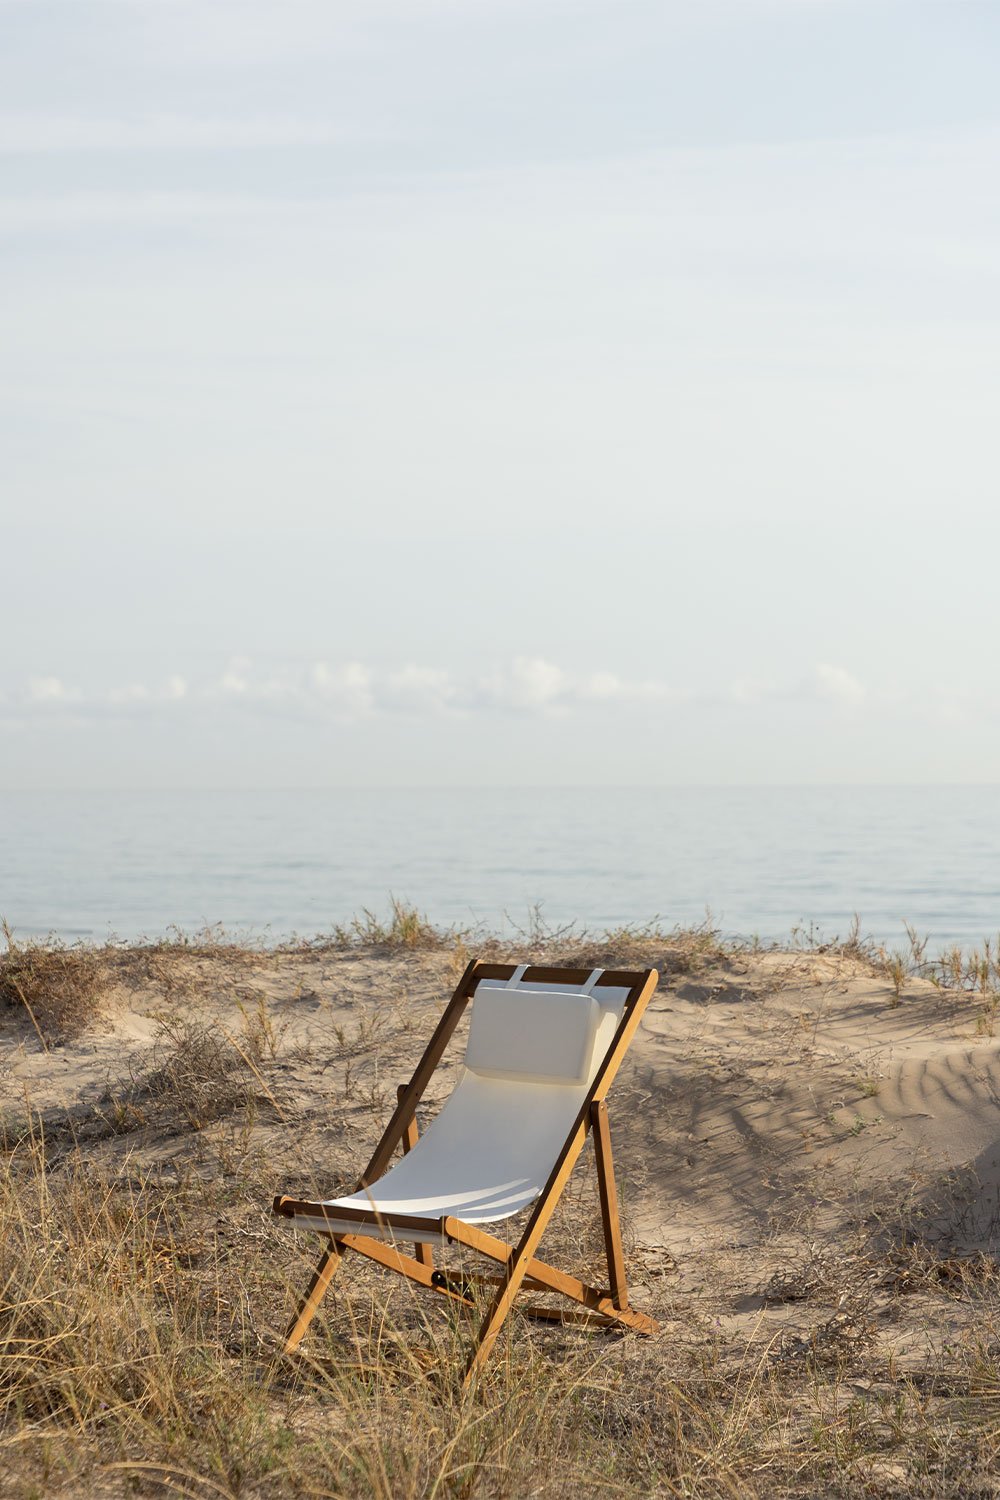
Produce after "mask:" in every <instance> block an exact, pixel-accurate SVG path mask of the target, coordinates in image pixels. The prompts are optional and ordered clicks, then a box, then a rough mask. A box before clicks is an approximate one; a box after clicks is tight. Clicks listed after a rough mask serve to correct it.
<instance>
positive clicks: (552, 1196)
mask: <svg viewBox="0 0 1000 1500" xmlns="http://www.w3.org/2000/svg"><path fill="white" fill-rule="evenodd" d="M586 1139H587V1127H586V1125H585V1124H584V1125H581V1126H580V1127H579V1129H578V1130H577V1132H576V1134H575V1136H573V1137H572V1138H571V1140H570V1141H569V1142H567V1145H566V1147H565V1149H564V1151H563V1153H562V1159H561V1161H560V1163H559V1165H558V1169H557V1171H556V1172H554V1173H553V1176H552V1177H550V1178H549V1181H548V1183H547V1184H546V1188H545V1192H543V1194H542V1196H541V1197H540V1198H539V1200H538V1202H537V1203H536V1204H535V1207H534V1211H533V1212H532V1215H531V1218H530V1219H529V1220H528V1223H527V1225H526V1227H525V1230H524V1233H523V1234H522V1236H521V1238H520V1241H519V1242H518V1244H517V1247H516V1249H515V1250H514V1252H513V1254H512V1255H511V1257H510V1259H509V1260H508V1261H507V1268H506V1271H505V1274H504V1279H503V1282H502V1284H501V1285H500V1286H499V1287H498V1288H497V1293H496V1296H495V1297H494V1298H493V1301H492V1303H491V1305H490V1309H489V1312H488V1313H487V1314H486V1317H485V1318H484V1319H483V1321H482V1324H481V1325H480V1328H479V1333H478V1335H477V1337H476V1342H475V1344H474V1346H473V1349H472V1353H471V1355H470V1356H469V1363H468V1365H467V1366H466V1370H465V1380H464V1381H463V1385H464V1386H468V1385H469V1384H470V1383H471V1382H472V1381H473V1380H475V1378H476V1376H477V1375H478V1374H479V1372H480V1371H481V1370H482V1368H483V1366H484V1365H485V1363H486V1361H487V1359H488V1358H489V1354H490V1350H491V1349H492V1348H493V1345H494V1344H495V1343H496V1339H497V1335H498V1334H499V1332H500V1330H501V1328H502V1327H503V1325H504V1323H505V1321H506V1319H507V1315H508V1313H509V1312H510V1310H511V1308H512V1307H513V1305H514V1299H515V1298H516V1296H517V1294H518V1292H519V1291H520V1289H521V1283H522V1282H523V1280H524V1278H525V1276H526V1275H527V1274H528V1267H529V1265H530V1263H531V1259H532V1257H533V1256H534V1253H535V1251H536V1249H537V1248H538V1243H539V1241H540V1240H541V1238H542V1235H543V1234H544V1233H545V1230H546V1228H547V1227H548V1222H549V1220H550V1219H551V1217H552V1215H553V1213H554V1211H555V1207H556V1204H557V1203H558V1202H559V1199H560V1197H561V1196H562V1190H563V1188H564V1187H565V1186H566V1183H567V1181H568V1180H569V1176H570V1173H571V1172H572V1170H573V1168H574V1166H575V1165H576V1162H577V1158H578V1157H579V1155H580V1152H581V1151H582V1150H583V1146H584V1143H585V1141H586Z"/></svg>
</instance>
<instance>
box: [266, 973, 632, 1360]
mask: <svg viewBox="0 0 1000 1500" xmlns="http://www.w3.org/2000/svg"><path fill="white" fill-rule="evenodd" d="M656 981H657V974H656V970H655V969H647V970H643V971H641V972H636V971H623V970H616V971H613V972H611V973H607V972H605V971H603V970H601V969H595V970H593V971H592V972H591V973H590V974H587V973H586V971H580V970H568V969H558V968H546V967H543V966H535V967H530V966H529V965H527V964H519V965H517V966H514V965H510V964H482V963H478V962H474V963H472V964H470V965H469V967H468V969H467V970H466V972H465V974H464V975H463V977H462V979H461V980H460V981H459V984H458V986H457V987H456V990H455V993H454V995H453V996H452V999H451V1002H450V1004H449V1005H448V1007H447V1009H446V1010H445V1013H444V1015H443V1016H442V1017H441V1019H440V1021H439V1022H438V1025H437V1028H436V1029H435V1032H434V1035H433V1036H432V1038H431V1041H430V1043H429V1044H428V1047H427V1049H426V1051H425V1053H424V1056H423V1057H422V1059H421V1061H420V1063H419V1064H418V1066H417V1070H416V1072H415V1073H414V1075H413V1079H412V1080H411V1082H410V1083H409V1085H407V1086H406V1087H405V1088H401V1089H400V1091H399V1103H398V1105H397V1108H396V1110H395V1112H394V1114H393V1116H392V1119H391V1120H390V1121H389V1124H388V1126H387V1127H386V1130H385V1133H384V1135H383V1137H382V1140H381V1141H380V1143H379V1146H378V1148H377V1149H376V1151H375V1155H374V1156H373V1157H372V1160H371V1162H370V1163H369V1165H368V1168H367V1169H366V1171H365V1173H364V1175H363V1177H362V1179H361V1185H360V1186H359V1187H358V1189H357V1190H356V1191H355V1192H353V1193H350V1194H348V1195H347V1196H345V1197H340V1198H329V1199H321V1200H313V1199H300V1198H294V1197H291V1196H289V1195H281V1196H279V1197H277V1198H276V1199H275V1201H274V1211H275V1213H276V1214H278V1215H280V1216H281V1217H282V1218H283V1219H284V1220H286V1221H287V1222H288V1223H289V1224H290V1225H292V1226H293V1227H295V1228H297V1229H308V1230H314V1231H317V1232H318V1233H320V1234H323V1235H325V1236H326V1238H327V1241H328V1247H327V1249H326V1250H325V1251H324V1255H323V1258H322V1260H321V1261H320V1265H319V1268H318V1269H317V1272H316V1274H315V1276H314V1277H313V1281H312V1284H311V1285H310V1287H309V1290H308V1291H307V1293H306V1296H305V1298H304V1300H303V1302H302V1304H301V1306H300V1308H299V1311H298V1313H297V1315H296V1318H295V1320H294V1321H293V1323H292V1326H291V1328H290V1330H289V1333H288V1338H287V1342H286V1350H289V1351H290V1350H292V1349H294V1348H295V1347H296V1346H297V1344H298V1343H299V1341H300V1340H301V1338H302V1336H303V1334H304V1332H305V1330H306V1328H307V1327H308V1324H309V1322H310V1321H311V1319H312V1317H313V1316H314V1314H315V1312H316V1309H317V1307H318V1306H319V1303H320V1301H321V1299H322V1297H323V1295H324V1293H325V1291H326V1289H327V1287H328V1285H329V1283H330V1281H331V1280H332V1278H333V1276H334V1275H335V1273H336V1271H337V1268H338V1267H339V1264H340V1261H341V1259H342V1258H343V1256H344V1254H345V1252H346V1251H355V1252H357V1253H360V1254H363V1255H366V1256H367V1257H368V1258H369V1259H372V1260H376V1261H379V1262H380V1263H381V1264H382V1265H385V1266H388V1267H389V1268H390V1269H392V1270H396V1271H399V1272H400V1273H401V1274H403V1275H404V1276H407V1277H409V1278H410V1279H411V1280H414V1281H418V1282H421V1283H422V1284H423V1285H425V1286H429V1287H432V1288H433V1289H434V1290H436V1291H439V1292H443V1293H444V1294H445V1295H447V1296H451V1297H455V1298H457V1299H458V1300H459V1301H463V1302H470V1301H471V1294H470V1285H471V1284H472V1283H473V1282H475V1281H476V1280H477V1279H478V1280H480V1281H482V1280H484V1278H482V1277H479V1278H477V1277H475V1276H473V1277H472V1278H471V1279H470V1277H469V1276H468V1275H466V1274H464V1273H459V1272H454V1273H452V1272H448V1271H445V1270H443V1269H440V1268H438V1269H435V1267H434V1259H433V1253H432V1250H431V1246H432V1245H434V1246H439V1245H441V1244H446V1243H451V1242H457V1243H461V1244H464V1245H466V1246H468V1247H469V1248H472V1249H474V1250H478V1251H481V1252H482V1253H483V1254H485V1255H487V1256H489V1257H490V1258H491V1259H493V1260H495V1261H499V1262H501V1264H502V1266H503V1267H504V1270H503V1274H502V1275H501V1276H500V1277H499V1278H498V1277H496V1276H493V1277H492V1278H489V1277H488V1278H485V1280H486V1281H489V1282H491V1283H493V1284H497V1285H498V1286H499V1290H498V1291H497V1293H496V1296H495V1298H494V1305H493V1307H492V1308H491V1311H490V1314H489V1315H488V1316H487V1319H486V1321H485V1322H484V1324H483V1327H482V1328H481V1330H480V1335H479V1338H478V1340H477V1342H476V1346H475V1348H474V1351H473V1355H472V1358H471V1360H470V1364H469V1369H468V1371H467V1378H471V1377H472V1376H473V1375H474V1374H475V1373H476V1371H477V1370H478V1369H479V1368H481V1365H482V1362H483V1361H484V1360H485V1358H486V1355H487V1354H488V1352H489V1349H490V1347H491V1346H492V1343H493V1341H494V1339H495V1337H496V1334H497V1332H498V1331H499V1328H500V1325H501V1324H502V1322H503V1321H504V1318H505V1317H506V1315H507V1312H508V1311H509V1308H510V1305H511V1303H512V1302H513V1299H514V1297H515V1296H516V1295H517V1292H518V1290H519V1288H520V1286H521V1284H522V1283H523V1282H524V1280H525V1278H526V1277H527V1278H528V1280H529V1284H530V1285H531V1286H533V1287H535V1288H536V1289H539V1288H541V1289H544V1290H554V1291H559V1292H562V1293H563V1294H564V1295H566V1296H568V1297H570V1298H571V1299H572V1300H574V1301H576V1302H580V1303H582V1304H583V1305H584V1307H586V1308H587V1309H588V1310H589V1314H588V1315H595V1314H596V1315H597V1318H598V1321H601V1320H603V1321H610V1322H617V1323H623V1324H625V1325H626V1326H628V1327H632V1328H635V1329H637V1330H638V1331H639V1332H641V1333H650V1332H653V1331H654V1330H655V1326H656V1325H655V1324H654V1323H653V1321H652V1319H650V1318H648V1317H646V1316H645V1315H644V1314H642V1313H638V1312H636V1311H635V1310H634V1309H632V1308H630V1307H629V1306H628V1297H627V1287H626V1282H625V1271H624V1260H623V1256H622V1250H621V1234H620V1227H619V1224H618V1210H617V1198H616V1191H615V1183H614V1172H613V1168H612V1164H611V1138H610V1132H609V1127H608V1123H607V1107H606V1105H605V1103H604V1097H605V1094H606V1093H607V1090H608V1088H609V1087H610V1084H611V1082H612V1080H613V1078H614V1076H615V1073H616V1072H617V1070H618V1067H619V1066H620V1063H621V1060H622V1058H623V1056H624V1054H625V1051H626V1050H627V1048H628V1045H629V1042H630V1041H631V1038H632V1036H633V1034H634V1032H635V1030H636V1028H637V1026H638V1024H639V1021H640V1019H641V1016H642V1013H643V1011H644V1010H645V1007H646V1005H647V1003H648V1001H649V997H650V995H651V994H652V992H653V990H654V988H655V986H656ZM470 1000H471V1001H472V1019H471V1024H470V1027H469V1036H468V1041H467V1044H466V1049H465V1057H464V1066H463V1068H462V1070H461V1073H460V1076H459V1080H458V1083H457V1084H456V1086H455V1088H454V1090H453V1091H452V1093H451V1095H450V1097H449V1098H448V1099H447V1101H446V1102H445V1104H444V1105H443V1107H442V1108H441V1109H440V1111H439V1112H438V1115H437V1117H436V1118H435V1119H434V1120H433V1121H432V1122H431V1124H430V1126H429V1127H428V1128H427V1130H426V1131H425V1132H424V1134H423V1135H422V1136H420V1137H419V1138H418V1136H417V1128H416V1120H415V1110H416V1105H417V1102H418V1100H419V1099H420V1097H421V1095H422V1094H423V1092H424V1089H425V1088H426V1086H427V1083H428V1080H429V1079H430V1077H431V1075H432V1073H433V1071H434V1069H435V1068H436V1067H437V1064H438V1062H439V1061H440V1058H441V1056H442V1054H443V1052H444V1049H445V1047H446V1046H447V1043H448V1041H449V1040H450V1038H451V1035H452V1033H453V1032H454V1030H455V1027H456V1025H457V1024H458V1021H459V1019H460V1016H461V1014H462V1012H463V1011H464V1009H465V1007H466V1005H467V1004H468V1003H469V1001H470ZM591 1132H593V1135H594V1143H595V1153H596V1159H597V1168H598V1186H599V1189H600V1195H601V1213H602V1220H603V1225H604V1236H605V1246H606V1250H607V1255H608V1268H609V1276H610V1281H611V1285H610V1287H609V1289H608V1290H606V1291H601V1290H598V1289H595V1288H593V1287H588V1286H585V1285H584V1284H583V1283H582V1282H580V1281H577V1280H576V1279H575V1278H573V1277H569V1276H566V1275H565V1274H564V1273H563V1272H560V1271H557V1270H556V1269H555V1267H551V1266H547V1265H546V1264H545V1263H544V1262H542V1261H539V1260H537V1259H536V1258H535V1256H534V1251H535V1248H536V1247H537V1244H538V1241H539V1240H540V1238H541V1235H542V1233H543V1232H544V1229H545V1226H546V1224H547V1223H548V1220H549V1218H550V1216H551V1213H552V1210H553V1209H554V1208H555V1205H556V1203H557V1201H558V1199H559V1196H560V1194H561V1193H562V1190H563V1187H564V1186H565V1183H566V1181H567V1180H568V1177H569V1175H570V1172H571V1171H572V1168H573V1166H574V1164H575V1162H576V1159H577V1157H578V1156H579V1154H580V1151H581V1150H582V1148H583V1146H584V1144H585V1142H586V1139H587V1136H588V1135H589V1134H590V1133H591ZM399 1145H402V1146H403V1149H404V1152H405V1153H406V1154H404V1156H403V1157H402V1159H401V1160H399V1161H397V1163H396V1164H395V1165H394V1166H391V1167H390V1166H389V1162H390V1158H391V1156H392V1154H393V1152H394V1150H395V1149H396V1147H397V1146H399ZM529 1208H531V1209H532V1212H531V1214H530V1216H529V1219H528V1223H527V1227H526V1228H525V1230H524V1231H523V1233H522V1235H521V1237H520V1240H519V1243H518V1244H517V1245H516V1246H512V1245H508V1244H506V1243H504V1242H503V1241H501V1240H497V1239H494V1238H493V1236H492V1235H490V1234H487V1233H486V1232H485V1231H483V1230H482V1229H481V1228H480V1227H479V1226H481V1225H484V1224H490V1223H495V1222H498V1221H501V1220H504V1219H509V1218H511V1217H512V1216H513V1215H514V1214H518V1213H520V1212H521V1211H522V1210H525V1209H529ZM397 1241H404V1242H406V1241H411V1242H413V1244H414V1246H415V1254H414V1256H412V1257H411V1256H409V1255H406V1254H404V1253H403V1252H402V1250H401V1249H400V1248H399V1246H398V1245H397V1243H396V1242H397ZM387 1242H390V1243H387ZM526 1310H527V1311H534V1312H535V1313H536V1314H538V1315H539V1316H545V1317H549V1318H551V1317H552V1316H554V1314H553V1313H552V1310H551V1309H547V1308H546V1309H540V1308H536V1309H526ZM564 1316H565V1317H567V1318H569V1317H570V1316H571V1315H568V1314H567V1315H564ZM591 1320H592V1317H591Z"/></svg>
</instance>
